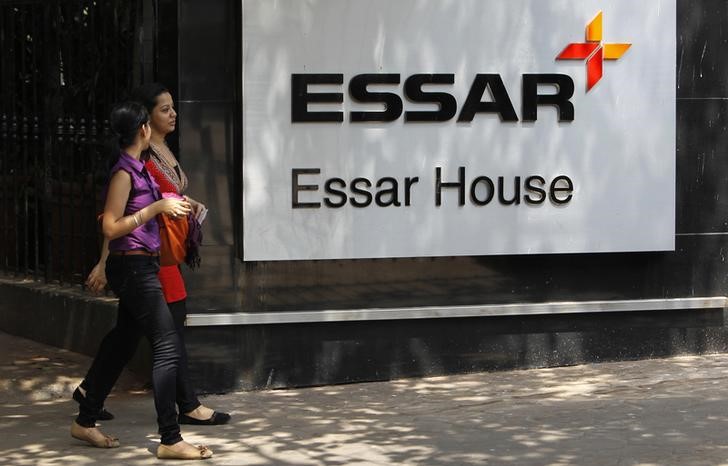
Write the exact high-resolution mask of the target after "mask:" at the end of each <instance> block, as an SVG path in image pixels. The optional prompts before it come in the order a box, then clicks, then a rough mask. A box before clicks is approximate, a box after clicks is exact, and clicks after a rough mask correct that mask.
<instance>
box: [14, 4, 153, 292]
mask: <svg viewBox="0 0 728 466" xmlns="http://www.w3.org/2000/svg"><path fill="white" fill-rule="evenodd" d="M157 6H158V5H157V2H156V1H155V2H149V1H143V0H135V1H129V0H95V1H93V0H75V1H70V0H52V1H49V0H41V1H3V0H0V271H4V272H5V273H6V274H11V275H15V276H25V277H29V278H34V279H36V280H44V281H46V282H56V283H62V284H79V283H82V282H83V279H84V277H85V275H86V273H88V271H89V269H90V268H91V266H92V265H93V264H94V263H95V261H96V259H97V257H98V248H99V245H100V238H99V233H98V228H97V226H96V222H95V218H96V214H97V212H98V211H99V210H100V208H101V204H102V201H101V199H100V193H101V187H102V185H103V183H104V182H105V177H106V170H107V168H108V167H107V162H106V160H107V156H108V149H107V147H108V145H107V144H106V141H108V121H107V120H106V118H107V117H108V114H109V110H110V108H111V106H112V104H113V103H114V102H116V101H118V100H119V99H120V98H122V97H123V95H124V94H125V93H126V92H128V90H129V89H130V88H132V87H133V86H134V85H136V84H138V83H140V82H142V81H144V80H145V78H146V80H149V79H152V78H153V76H152V75H153V74H154V71H155V67H154V57H155V55H156V54H155V52H156V47H155V40H154V38H155V36H154V34H153V32H154V30H155V27H156V21H155V18H156V17H157V14H156V13H157ZM145 32H146V34H145ZM145 75H146V76H145Z"/></svg>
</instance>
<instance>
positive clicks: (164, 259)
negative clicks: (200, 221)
mask: <svg viewBox="0 0 728 466" xmlns="http://www.w3.org/2000/svg"><path fill="white" fill-rule="evenodd" d="M157 221H158V222H159V239H160V241H161V246H160V249H159V263H160V264H161V265H178V264H181V263H182V262H184V261H185V256H186V255H187V234H188V233H189V230H190V225H189V223H187V216H184V217H181V218H177V219H175V218H171V217H169V216H167V215H164V214H161V215H159V216H158V217H157Z"/></svg>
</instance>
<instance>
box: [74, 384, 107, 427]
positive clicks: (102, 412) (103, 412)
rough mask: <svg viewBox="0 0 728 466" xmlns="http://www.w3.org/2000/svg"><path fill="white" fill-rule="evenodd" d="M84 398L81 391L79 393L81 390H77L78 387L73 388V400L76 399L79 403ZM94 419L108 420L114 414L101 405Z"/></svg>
mask: <svg viewBox="0 0 728 466" xmlns="http://www.w3.org/2000/svg"><path fill="white" fill-rule="evenodd" d="M84 398H85V397H84V396H83V393H81V390H79V389H78V388H77V389H76V390H74V392H73V399H74V401H76V403H78V404H81V402H82V401H83V399H84ZM96 419H97V420H99V421H110V420H112V419H114V415H113V414H111V413H110V412H108V411H106V408H104V407H103V406H102V407H101V409H100V410H99V412H98V414H97V415H96Z"/></svg>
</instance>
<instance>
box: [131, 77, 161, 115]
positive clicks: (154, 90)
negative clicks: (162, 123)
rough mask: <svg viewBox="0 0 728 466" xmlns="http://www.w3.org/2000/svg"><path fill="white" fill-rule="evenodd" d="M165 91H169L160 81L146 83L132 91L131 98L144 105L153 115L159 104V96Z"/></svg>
mask: <svg viewBox="0 0 728 466" xmlns="http://www.w3.org/2000/svg"><path fill="white" fill-rule="evenodd" d="M165 92H169V91H168V90H167V88H166V87H164V85H162V84H160V83H146V84H142V85H141V86H139V87H137V88H135V89H134V90H133V91H131V100H134V101H136V102H139V103H140V104H142V105H144V106H145V107H146V109H147V111H148V112H149V114H150V115H151V114H152V110H154V107H155V106H156V105H157V97H159V96H160V95H161V94H164V93H165Z"/></svg>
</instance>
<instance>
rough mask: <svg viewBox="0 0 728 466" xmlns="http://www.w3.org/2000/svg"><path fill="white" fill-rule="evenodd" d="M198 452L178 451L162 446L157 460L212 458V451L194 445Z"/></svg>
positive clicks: (158, 451) (202, 446)
mask: <svg viewBox="0 0 728 466" xmlns="http://www.w3.org/2000/svg"><path fill="white" fill-rule="evenodd" d="M194 447H195V448H196V449H197V450H192V449H189V450H186V451H176V450H173V449H171V448H169V447H168V446H167V445H164V444H160V445H159V448H157V458H159V459H162V460H206V459H208V458H212V450H210V449H209V448H207V447H206V446H204V445H194Z"/></svg>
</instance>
